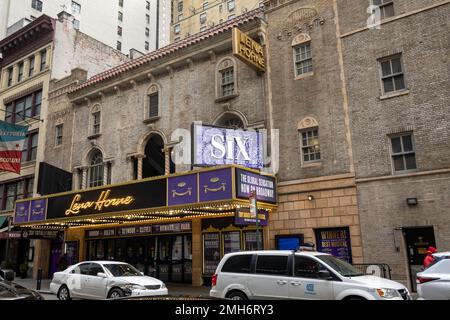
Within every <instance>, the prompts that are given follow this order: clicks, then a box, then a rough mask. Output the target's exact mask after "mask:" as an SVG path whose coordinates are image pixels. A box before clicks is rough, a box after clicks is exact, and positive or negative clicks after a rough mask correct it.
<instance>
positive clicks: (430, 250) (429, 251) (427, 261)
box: [423, 247, 437, 269]
mask: <svg viewBox="0 0 450 320" xmlns="http://www.w3.org/2000/svg"><path fill="white" fill-rule="evenodd" d="M436 252H437V249H436V248H435V247H428V249H427V255H426V257H425V259H423V268H424V269H426V268H427V267H428V266H429V265H430V263H432V262H433V261H434V257H433V253H436Z"/></svg>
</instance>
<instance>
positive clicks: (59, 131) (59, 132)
mask: <svg viewBox="0 0 450 320" xmlns="http://www.w3.org/2000/svg"><path fill="white" fill-rule="evenodd" d="M62 139H63V124H62V123H61V124H58V125H57V126H56V127H55V146H60V145H62Z"/></svg>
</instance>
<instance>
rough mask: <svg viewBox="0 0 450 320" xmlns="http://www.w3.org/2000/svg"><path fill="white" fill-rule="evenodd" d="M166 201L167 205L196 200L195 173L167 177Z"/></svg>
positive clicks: (188, 202) (194, 201)
mask: <svg viewBox="0 0 450 320" xmlns="http://www.w3.org/2000/svg"><path fill="white" fill-rule="evenodd" d="M167 188H168V189H167V195H168V197H167V201H168V205H169V206H176V205H182V204H190V203H196V202H197V200H198V199H197V189H198V187H197V174H189V175H186V176H176V177H169V179H168V183H167Z"/></svg>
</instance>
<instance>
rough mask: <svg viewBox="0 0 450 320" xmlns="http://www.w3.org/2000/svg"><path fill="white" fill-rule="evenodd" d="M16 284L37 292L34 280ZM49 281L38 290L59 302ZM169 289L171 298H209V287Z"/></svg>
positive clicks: (22, 280) (176, 287)
mask: <svg viewBox="0 0 450 320" xmlns="http://www.w3.org/2000/svg"><path fill="white" fill-rule="evenodd" d="M14 282H16V283H18V284H20V285H21V286H23V287H25V288H28V289H33V290H36V288H37V281H36V280H33V279H20V278H16V279H14ZM50 282H51V280H49V279H44V280H42V282H41V289H40V290H38V291H39V292H40V293H41V294H42V295H43V296H44V298H45V300H58V298H57V297H56V295H54V294H52V293H51V292H50ZM166 285H167V289H168V290H169V294H170V295H171V296H191V297H199V298H200V297H209V290H210V288H209V287H193V286H192V285H190V284H178V283H166Z"/></svg>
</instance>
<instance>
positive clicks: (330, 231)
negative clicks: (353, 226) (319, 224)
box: [315, 227, 352, 263]
mask: <svg viewBox="0 0 450 320" xmlns="http://www.w3.org/2000/svg"><path fill="white" fill-rule="evenodd" d="M315 233H316V240H317V241H316V243H317V251H319V252H324V253H329V254H331V255H333V256H335V257H336V258H339V259H341V260H344V261H347V262H348V263H352V246H351V243H350V230H349V228H348V227H339V228H326V229H316V230H315Z"/></svg>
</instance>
